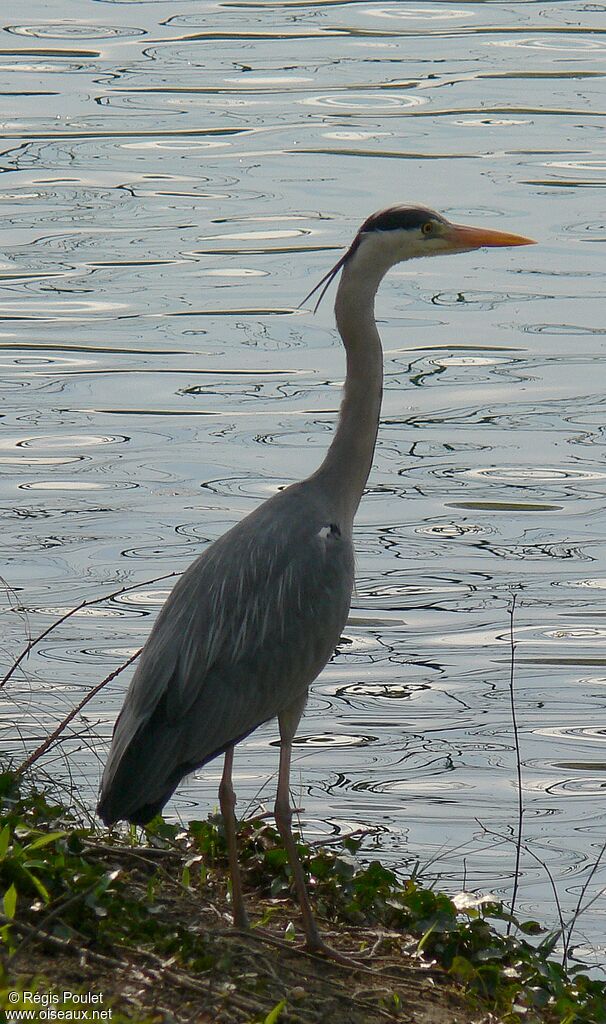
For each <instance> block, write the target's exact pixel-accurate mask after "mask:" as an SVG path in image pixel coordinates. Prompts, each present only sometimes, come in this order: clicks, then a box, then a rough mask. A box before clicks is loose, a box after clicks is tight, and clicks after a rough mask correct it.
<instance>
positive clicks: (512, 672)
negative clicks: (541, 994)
mask: <svg viewBox="0 0 606 1024" xmlns="http://www.w3.org/2000/svg"><path fill="white" fill-rule="evenodd" d="M516 597H517V594H513V596H512V599H511V607H510V609H509V644H510V650H511V667H510V672H509V700H510V704H511V722H512V725H513V739H514V744H515V752H516V769H517V791H518V832H517V838H516V862H515V869H514V877H513V893H512V895H511V919H510V920H509V921H508V922H507V934H508V935H509V934H510V933H511V928H512V924H513V917H514V915H515V909H516V900H517V898H518V886H519V882H520V858H521V854H522V832H523V818H524V804H523V795H522V758H521V754H520V736H519V733H518V719H517V716H516V702H515V690H514V678H515V651H516V646H515V640H514V632H513V620H514V615H515V610H516Z"/></svg>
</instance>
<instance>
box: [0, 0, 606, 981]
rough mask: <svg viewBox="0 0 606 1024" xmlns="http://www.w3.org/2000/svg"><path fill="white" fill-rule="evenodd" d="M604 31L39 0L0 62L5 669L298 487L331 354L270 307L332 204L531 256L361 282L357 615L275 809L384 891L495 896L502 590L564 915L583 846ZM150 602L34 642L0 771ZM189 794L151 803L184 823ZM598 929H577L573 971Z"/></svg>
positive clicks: (568, 15)
mask: <svg viewBox="0 0 606 1024" xmlns="http://www.w3.org/2000/svg"><path fill="white" fill-rule="evenodd" d="M599 15H600V9H599V5H597V6H596V5H566V4H561V3H555V2H552V3H549V2H548V0H536V2H532V3H528V2H509V3H501V2H499V0H495V2H478V0H474V2H471V3H465V4H460V5H456V6H455V5H454V4H451V3H445V2H443V0H442V2H435V3H434V2H432V0H428V2H424V3H414V4H410V5H409V4H406V3H400V2H398V3H395V2H394V0H387V2H385V0H382V2H381V3H373V2H372V0H370V2H368V3H364V4H359V3H345V2H335V0H310V2H305V0H295V2H282V0H280V2H272V0H268V2H266V0H258V2H256V0H246V2H240V0H227V2H223V3H216V4H214V5H211V4H204V5H200V4H199V3H196V4H193V3H189V2H187V0H184V2H183V3H182V4H180V5H177V4H176V3H174V2H169V0H156V2H153V3H152V2H148V3H145V4H142V3H137V4H133V3H128V2H120V0H115V2H113V0H99V2H93V0H87V2H85V3H82V0H61V2H60V3H59V4H55V5H54V7H53V11H52V17H49V7H48V4H47V3H44V2H42V0H32V3H31V4H30V5H28V10H27V21H26V22H23V23H21V22H18V21H17V15H16V14H13V13H11V16H10V19H9V20H10V22H11V23H10V24H6V25H4V33H3V43H2V46H1V47H0V67H1V69H2V73H3V80H4V83H5V88H4V100H3V102H4V107H3V112H2V119H1V129H0V167H1V170H2V172H3V173H2V177H1V179H0V222H1V226H2V249H1V251H0V286H1V290H0V398H1V419H0V493H1V498H2V500H1V504H0V516H1V519H2V525H3V533H2V540H1V541H0V547H1V549H2V553H3V556H4V560H3V569H2V575H3V577H4V579H5V580H6V583H7V591H6V594H5V595H4V599H3V604H2V609H1V610H2V613H3V615H2V621H3V623H4V633H3V635H4V642H3V648H4V651H5V654H6V658H7V660H8V659H9V658H10V655H11V653H13V652H16V651H18V650H19V649H20V647H21V645H22V643H23V639H24V637H25V636H27V635H29V634H34V635H35V634H36V633H38V632H41V631H42V630H43V629H44V628H46V627H47V626H48V625H49V624H50V623H51V621H52V620H53V619H54V618H56V617H57V616H59V615H61V614H64V613H65V611H67V610H68V609H69V608H70V607H73V606H74V605H76V604H78V603H79V602H80V601H82V600H84V599H91V598H95V597H100V596H101V595H103V594H105V593H111V592H113V591H117V590H120V589H121V587H123V586H124V585H128V584H130V583H133V582H143V581H145V580H150V579H153V578H156V577H159V576H161V575H162V574H166V573H170V572H171V571H173V570H176V569H181V568H183V567H185V566H186V565H187V564H188V563H189V562H190V561H191V560H192V558H193V556H194V555H195V554H196V553H197V552H199V551H200V550H202V549H203V547H204V545H205V544H207V543H208V542H209V541H210V540H212V539H213V538H215V537H217V536H218V535H220V534H221V533H222V532H223V531H224V530H225V528H226V526H227V525H229V524H230V523H232V522H235V521H236V520H237V519H239V518H240V517H241V516H242V515H244V514H245V513H246V512H248V511H249V510H250V509H252V508H253V507H254V506H255V504H256V503H257V502H258V501H259V500H261V499H263V498H265V497H267V496H268V495H270V494H272V493H274V492H275V491H276V490H277V489H278V488H279V487H281V486H283V485H284V484H285V483H288V482H290V481H291V480H293V479H296V478H297V477H298V476H300V475H302V474H305V473H306V472H309V471H311V470H312V469H313V468H315V466H316V465H317V463H318V462H319V460H320V457H321V453H322V452H323V450H324V449H325V447H326V445H327V443H328V441H329V439H330V436H331V431H332V425H333V423H334V418H335V414H336V411H337V408H338V404H339V394H340V385H341V382H342V378H343V372H344V369H343V359H342V353H341V349H340V346H339V344H338V341H337V339H336V338H335V334H334V331H333V326H332V316H331V311H330V306H329V303H328V302H326V303H325V304H324V306H322V307H321V309H320V311H319V313H318V315H317V316H315V317H312V316H311V315H310V314H309V313H308V312H306V311H303V310H299V309H298V308H297V307H298V304H299V302H300V300H301V297H302V296H303V295H305V294H306V292H307V291H309V289H310V288H311V286H312V285H313V284H314V283H315V281H316V280H317V279H318V278H319V277H320V276H321V275H322V274H323V273H324V272H325V271H326V269H327V268H328V266H330V265H331V264H332V263H333V262H334V259H335V253H339V252H340V251H341V250H342V247H343V246H345V245H347V244H348V243H349V241H350V239H351V236H352V233H353V232H354V231H355V229H356V227H357V225H358V223H359V221H360V220H361V218H362V217H364V216H366V215H367V214H368V213H370V212H371V211H373V210H374V209H376V208H378V207H380V206H383V205H386V204H388V203H391V202H397V201H403V200H418V201H421V202H426V203H428V204H429V205H433V206H436V207H438V208H439V209H440V210H442V211H444V212H446V213H447V214H449V215H451V216H452V217H453V218H454V219H461V220H465V219H467V220H471V221H473V220H476V221H478V222H482V223H488V224H491V225H492V224H494V225H496V226H497V227H498V226H499V225H500V224H502V225H503V227H504V228H508V229H510V230H512V231H521V232H523V233H527V234H529V235H531V236H532V237H535V238H538V239H539V240H540V242H541V245H540V246H537V247H535V248H533V249H528V250H526V249H525V250H508V251H503V252H496V253H495V252H490V253H483V252H478V253H472V254H469V255H467V256H464V257H459V258H458V259H457V260H435V261H432V263H431V264H429V265H426V264H423V263H420V264H418V265H411V267H400V268H398V269H397V270H396V271H394V272H393V273H392V274H391V275H390V277H389V280H388V281H387V282H386V283H385V285H384V287H383V289H382V292H381V295H380V298H379V303H378V311H379V316H380V318H381V321H382V322H381V331H382V335H383V339H384V342H385V349H386V356H385V364H386V366H385V368H386V388H385V401H384V406H383V419H382V427H381V432H380V438H379V446H378V449H377V456H376V460H375V467H374V470H373V474H372V477H371V480H370V484H369V491H368V494H367V496H366V498H365V501H364V502H363V504H362V507H361V510H360V515H359V519H358V530H357V546H358V585H357V593H356V597H355V599H354V604H353V608H352V614H351V618H350V622H349V624H348V627H347V630H346V633H345V636H344V637H343V639H342V642H341V644H340V646H339V650H338V653H337V656H336V657H335V659H334V660H333V662H332V663H331V665H330V666H329V667H328V669H327V670H326V671H325V673H324V674H323V675H322V677H321V679H320V680H319V681H318V682H317V683H316V685H315V687H314V690H313V694H312V696H311V699H310V702H309V708H308V713H307V716H306V718H305V720H304V722H303V724H302V727H301V731H300V735H299V738H298V742H297V760H296V769H295V773H294V782H293V786H294V789H295V794H296V798H297V801H298V803H299V804H304V805H305V808H306V814H305V827H306V829H307V831H308V832H309V833H310V834H312V835H313V834H315V833H324V834H325V833H329V834H332V833H338V832H339V831H342V830H349V829H351V828H355V827H357V826H358V825H360V824H364V825H365V826H367V825H368V824H369V823H370V824H371V826H372V827H373V829H375V830H376V835H377V844H378V846H379V847H380V849H381V853H382V856H383V857H384V858H385V859H386V860H387V861H388V862H391V863H393V864H394V865H396V866H398V867H400V868H401V869H403V870H404V869H406V867H407V865H410V864H411V863H415V862H416V861H417V859H420V861H421V863H422V864H429V865H433V866H434V869H437V870H440V871H441V872H442V874H443V876H444V878H445V882H446V884H448V885H450V886H451V887H452V889H453V890H456V889H457V888H460V886H461V884H462V879H463V874H464V872H466V878H467V884H468V885H469V886H478V887H482V888H483V889H484V890H492V891H493V892H496V893H497V894H502V895H504V896H507V895H508V894H510V892H511V874H512V870H513V864H514V858H513V855H512V849H511V846H510V844H509V843H508V842H507V841H505V840H503V838H499V837H503V836H506V837H511V835H512V834H513V831H514V828H515V802H516V793H515V761H514V753H513V740H512V725H511V717H510V711H509V696H508V680H509V661H510V648H509V634H508V628H509V615H508V608H509V606H510V602H511V596H512V594H513V593H514V592H515V593H517V594H518V610H517V638H518V654H517V672H516V685H517V705H518V717H519V726H520V732H521V742H522V750H523V756H524V767H523V772H524V786H525V793H524V803H525V808H526V813H525V837H526V841H527V843H528V844H529V846H530V848H531V850H532V851H533V852H535V853H536V854H537V855H538V857H539V858H540V859H542V860H544V861H546V862H547V863H548V864H549V867H550V870H551V871H552V873H553V874H554V876H555V878H556V880H557V884H558V889H559V894H560V899H561V902H562V904H563V906H564V912H565V916H568V915H570V914H571V912H572V910H573V909H574V907H575V906H576V902H577V899H578V895H579V891H580V886H581V885H582V883H583V881H584V880H585V879H586V878H587V871H588V869H589V867H590V866H591V864H592V863H593V862H595V860H596V858H597V855H598V852H599V850H600V848H601V845H602V843H603V842H604V839H605V835H604V824H603V814H602V810H601V808H602V803H603V800H602V798H603V795H604V787H605V785H606V782H605V776H604V769H605V765H606V761H605V748H604V741H605V737H606V685H605V682H606V654H605V652H604V635H605V629H606V626H605V625H604V621H605V615H606V612H605V610H604V606H603V603H602V601H601V591H603V590H604V588H605V587H606V527H605V525H604V480H605V477H606V469H605V465H604V444H605V438H604V418H605V408H604V406H605V401H604V381H603V376H602V373H601V370H602V364H603V345H604V325H603V314H602V306H603V304H602V301H601V295H602V286H601V274H600V268H599V267H598V266H597V259H598V257H599V253H600V251H601V250H600V245H603V243H604V240H605V238H606V227H605V224H604V218H603V216H601V214H600V213H599V209H600V204H599V196H600V195H601V192H600V191H599V190H600V189H601V188H603V186H604V185H605V184H606V161H605V160H604V155H603V154H604V151H603V142H602V134H603V123H604V117H605V116H606V112H605V110H604V101H603V78H604V74H605V72H604V53H605V51H606V29H605V28H604V26H603V25H602V24H601V22H600V20H599ZM169 585H170V584H169V583H168V584H167V582H166V580H165V581H163V582H159V583H158V584H156V585H155V586H149V585H147V586H143V587H142V588H141V589H140V590H135V591H128V592H126V593H124V594H122V595H116V596H115V597H114V598H113V599H112V600H111V601H109V602H106V603H105V604H100V605H98V606H92V607H88V608H83V609H82V610H81V611H80V612H78V614H77V615H75V616H73V617H72V618H70V619H69V620H68V621H67V622H66V623H65V624H64V626H63V627H62V628H61V631H60V632H54V633H51V634H50V635H49V636H48V637H47V638H45V639H44V640H43V641H42V643H41V644H40V645H39V647H38V649H37V654H36V655H35V656H32V657H30V658H29V659H28V661H27V662H26V663H24V664H23V665H22V666H21V669H20V671H19V672H18V673H17V674H16V675H15V676H14V678H13V679H12V680H11V683H10V685H9V686H8V687H7V689H6V690H5V691H4V694H3V700H2V702H1V703H0V716H1V717H0V728H1V729H2V737H3V741H4V746H5V747H8V748H10V749H11V750H13V751H14V752H15V753H17V754H19V753H21V751H22V749H23V746H24V745H25V746H26V747H27V749H28V750H30V749H31V748H32V746H33V745H34V744H35V742H36V741H37V740H39V739H40V738H41V737H42V736H44V735H45V733H46V732H47V731H48V729H49V728H50V727H51V726H52V725H54V724H55V723H56V722H57V721H58V720H59V719H60V718H61V717H62V716H63V715H64V714H65V713H66V712H67V711H68V710H69V709H70V708H71V707H72V706H73V704H74V703H76V701H77V700H79V699H80V698H81V696H82V695H83V693H85V692H86V691H87V690H88V689H89V688H90V687H91V686H92V685H93V684H95V683H97V682H98V681H99V680H100V679H101V678H102V677H103V675H105V674H107V673H109V672H111V671H112V670H113V669H114V668H115V667H116V665H117V664H118V663H119V662H120V661H123V660H125V659H126V658H128V657H129V656H130V655H131V654H132V653H133V652H134V651H135V650H136V649H137V648H138V647H139V646H140V644H141V642H142V641H143V639H144V638H145V636H146V635H147V633H148V631H149V627H150V623H151V621H152V618H153V616H154V615H155V614H156V613H157V610H158V607H159V606H160V604H161V602H162V601H163V600H164V598H165V596H166V593H167V586H169ZM124 685H125V679H124V677H119V678H117V679H116V680H115V681H114V682H113V683H112V685H111V687H110V688H108V690H106V691H105V692H104V694H103V695H102V696H100V697H99V698H98V699H97V700H96V702H95V703H94V704H91V705H89V706H88V707H87V708H86V709H85V713H84V714H83V716H82V717H81V719H80V720H79V721H76V722H75V723H74V727H75V728H74V732H73V734H72V738H71V739H70V740H68V741H67V742H66V743H64V744H63V745H62V746H61V747H59V748H57V749H56V750H55V752H54V753H51V754H49V755H48V757H47V760H46V767H47V768H48V770H49V772H53V773H55V772H56V773H64V771H65V757H66V753H67V752H69V755H70V758H71V771H72V777H73V778H74V779H77V786H78V790H79V793H80V795H81V796H83V797H84V798H85V799H88V800H91V801H92V799H93V795H94V791H95V789H96V786H97V781H98V776H99V766H100V759H102V758H103V755H104V751H105V747H106V744H107V740H108V737H109V735H110V730H111V725H112V723H113V720H114V718H115V715H116V712H117V709H118V707H119V706H120V703H121V699H122V695H123V690H124ZM91 734H92V735H93V736H94V737H102V739H91V738H90V737H91ZM275 742H276V730H275V727H274V726H268V727H265V728H263V729H261V730H259V731H258V732H257V733H255V734H254V735H253V736H252V737H250V738H249V740H248V741H247V742H246V743H245V744H243V748H244V749H243V750H242V751H241V753H240V755H239V758H238V761H237V765H238V768H237V771H238V782H239V790H240V794H241V802H240V807H241V808H242V809H244V808H246V807H247V805H249V804H250V805H252V806H254V805H255V802H256V801H259V800H260V801H261V802H267V803H268V804H269V805H270V804H271V802H272V799H273V796H272V793H273V779H272V780H271V782H270V783H268V782H267V780H268V778H269V777H270V776H273V775H275V771H276V767H277V754H276V749H275ZM78 773H80V774H79V775H78ZM219 773H220V766H219V764H218V763H213V764H211V765H210V766H208V768H207V769H206V770H204V771H203V772H201V773H200V776H199V777H198V778H196V779H193V780H191V781H190V783H189V784H187V785H185V786H183V787H182V788H181V789H180V791H179V794H178V796H177V797H176V798H175V800H174V802H173V803H172V804H171V813H173V814H176V815H177V814H179V815H183V816H187V815H189V814H198V815H199V814H204V813H205V812H206V811H207V810H209V809H210V808H211V807H213V806H214V805H215V804H216V799H217V798H216V786H217V781H218V778H219ZM436 865H437V868H436ZM430 870H431V868H430ZM522 883H523V884H522V891H521V902H522V908H521V909H522V911H523V912H525V913H528V914H532V915H533V916H535V915H538V916H540V917H542V918H544V919H546V920H548V921H550V922H554V920H555V908H554V906H553V895H552V892H551V889H550V886H549V884H548V879H547V878H546V876H545V873H544V871H543V870H542V869H541V868H540V866H539V865H538V864H537V863H536V862H535V861H534V860H532V859H531V858H530V857H529V856H527V857H526V858H525V859H524V862H523V879H522ZM593 884H594V886H595V889H594V891H597V889H598V888H599V885H600V884H602V885H603V884H604V879H603V877H602V879H601V880H600V879H599V878H597V877H595V878H594V881H593ZM603 907H604V904H603V901H602V902H600V901H598V902H597V903H596V904H594V906H593V907H592V908H591V909H590V910H589V911H588V912H587V914H586V915H585V916H584V917H583V918H582V920H581V923H580V925H579V933H578V940H579V943H580V945H581V946H582V953H583V955H584V956H585V957H589V958H590V959H593V961H594V962H595V963H599V962H600V960H601V959H602V960H603V927H602V925H601V919H602V918H603V912H604V910H603Z"/></svg>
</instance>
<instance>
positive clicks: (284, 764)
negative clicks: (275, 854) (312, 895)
mask: <svg viewBox="0 0 606 1024" xmlns="http://www.w3.org/2000/svg"><path fill="white" fill-rule="evenodd" d="M306 700H307V694H305V700H303V701H302V702H300V704H299V705H298V706H293V707H292V708H289V709H288V712H287V713H286V714H283V715H280V716H279V722H280V736H281V744H280V768H279V771H278V791H277V793H276V804H275V807H274V814H275V818H276V825H277V827H278V831H279V833H280V835H281V836H282V842H283V843H284V849H285V850H286V853H287V854H288V861H289V864H290V869H291V871H292V873H293V877H294V880H295V887H296V890H297V898H298V900H299V906H300V907H301V914H302V917H303V930H304V931H305V945H306V946H307V948H308V949H309V950H312V951H313V950H316V951H317V950H325V944H324V942H323V941H322V939H321V937H320V933H319V931H318V926H317V924H316V921H315V918H314V915H313V912H312V909H311V904H310V902H309V896H308V895H307V886H306V885H305V875H304V873H303V867H302V865H301V861H300V860H299V854H298V852H297V844H296V843H295V840H294V836H293V834H292V807H291V806H290V759H291V755H292V741H293V737H294V734H295V731H296V728H297V725H298V724H299V719H300V718H301V714H302V711H303V707H304V705H305V701H306Z"/></svg>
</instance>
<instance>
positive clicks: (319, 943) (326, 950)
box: [303, 937, 366, 967]
mask: <svg viewBox="0 0 606 1024" xmlns="http://www.w3.org/2000/svg"><path fill="white" fill-rule="evenodd" d="M303 948H304V949H305V950H306V951H307V952H308V953H313V954H319V955H320V956H325V957H326V959H327V960H333V961H334V963H337V964H342V965H343V966H344V967H366V965H365V964H364V963H363V962H362V960H361V959H360V960H357V959H356V958H355V957H354V956H350V955H349V954H348V953H342V952H341V951H340V950H339V949H333V947H332V946H329V945H328V943H327V942H324V939H321V938H319V937H318V938H315V939H314V940H313V942H309V940H308V941H307V942H306V943H305V945H304V947H303ZM362 956H363V954H362Z"/></svg>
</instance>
